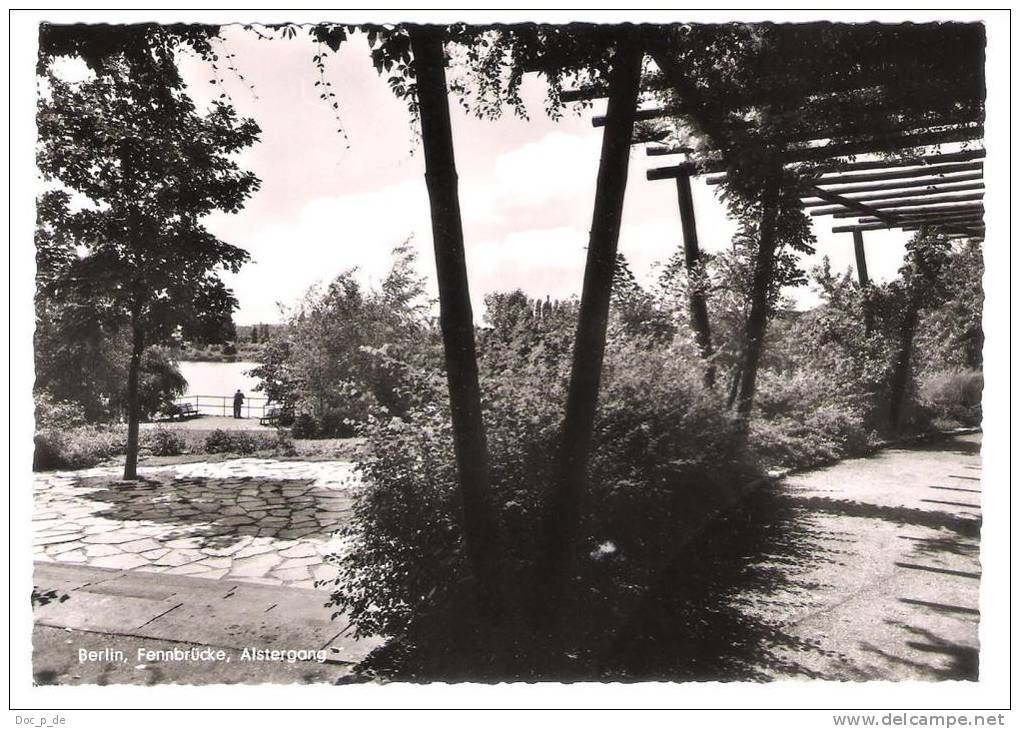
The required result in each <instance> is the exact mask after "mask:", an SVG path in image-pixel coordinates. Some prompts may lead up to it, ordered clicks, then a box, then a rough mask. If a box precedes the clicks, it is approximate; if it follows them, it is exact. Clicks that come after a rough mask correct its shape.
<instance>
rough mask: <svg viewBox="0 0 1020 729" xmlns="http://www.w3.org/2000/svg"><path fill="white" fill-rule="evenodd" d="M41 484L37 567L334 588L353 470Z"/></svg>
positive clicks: (334, 465)
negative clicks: (332, 560) (331, 560)
mask: <svg viewBox="0 0 1020 729" xmlns="http://www.w3.org/2000/svg"><path fill="white" fill-rule="evenodd" d="M119 475H120V472H119V469H118V468H115V467H105V468H93V469H87V470H82V471H73V472H50V473H39V474H35V483H34V488H35V491H34V496H35V507H36V509H35V513H34V515H33V527H34V542H33V550H34V557H35V559H36V560H37V561H40V562H57V563H64V564H78V565H84V566H89V567H101V568H110V569H116V570H142V571H146V572H157V573H164V574H167V575H190V576H195V577H202V578H208V579H213V580H219V579H230V580H240V581H244V582H253V583H260V584H270V585H273V584H275V585H289V586H294V587H302V588H316V587H318V588H319V589H323V590H329V588H330V583H331V581H332V580H333V579H334V578H335V576H336V574H337V571H336V568H335V567H333V566H332V565H330V564H328V563H327V560H326V556H327V555H329V554H332V553H336V552H337V551H338V550H340V549H341V548H342V546H343V543H342V540H341V539H340V538H339V537H338V536H336V532H337V530H338V529H339V528H340V527H342V526H343V525H344V524H345V523H346V521H347V518H348V515H349V510H350V492H351V489H352V488H353V487H354V486H355V485H356V483H357V481H356V477H355V475H354V464H352V463H348V462H341V461H320V462H296V461H274V460H266V459H255V458H245V459H238V460H232V461H225V462H222V463H190V464H181V465H174V466H163V467H149V468H144V467H143V468H140V469H139V475H140V476H141V479H142V480H140V481H137V482H124V481H120V480H119Z"/></svg>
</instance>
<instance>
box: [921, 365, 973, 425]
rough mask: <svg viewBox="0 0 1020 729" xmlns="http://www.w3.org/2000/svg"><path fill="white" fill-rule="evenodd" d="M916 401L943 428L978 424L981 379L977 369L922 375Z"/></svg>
mask: <svg viewBox="0 0 1020 729" xmlns="http://www.w3.org/2000/svg"><path fill="white" fill-rule="evenodd" d="M918 389H919V399H920V401H921V404H922V405H923V406H924V407H925V408H926V409H927V410H928V411H929V413H930V414H931V416H932V417H933V418H935V419H937V420H940V421H942V422H943V423H944V424H946V425H952V424H960V425H970V426H977V425H980V424H981V395H982V391H983V389H984V376H983V375H982V373H981V372H980V371H979V370H963V369H961V370H947V371H941V372H934V373H931V374H929V375H925V376H924V377H922V378H921V381H920V383H919V387H918Z"/></svg>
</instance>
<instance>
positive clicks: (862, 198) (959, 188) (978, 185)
mask: <svg viewBox="0 0 1020 729" xmlns="http://www.w3.org/2000/svg"><path fill="white" fill-rule="evenodd" d="M984 189H985V185H984V183H983V182H971V183H967V184H964V185H953V186H942V187H937V188H931V189H928V190H926V191H923V192H919V191H918V190H903V191H899V192H876V193H871V194H868V195H859V196H857V197H854V198H851V199H852V200H857V201H858V202H866V203H868V204H869V205H875V203H876V202H884V201H886V200H898V199H901V198H902V199H910V198H913V197H916V196H917V195H921V194H924V195H946V194H949V193H955V192H967V191H970V190H984ZM933 202H937V201H933ZM828 204H829V203H827V202H825V201H824V200H812V201H809V202H805V203H802V204H801V207H803V208H818V207H822V206H824V205H828ZM876 207H877V206H876ZM811 214H812V215H814V214H815V213H813V212H812V213H811Z"/></svg>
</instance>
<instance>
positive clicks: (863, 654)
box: [752, 434, 981, 680]
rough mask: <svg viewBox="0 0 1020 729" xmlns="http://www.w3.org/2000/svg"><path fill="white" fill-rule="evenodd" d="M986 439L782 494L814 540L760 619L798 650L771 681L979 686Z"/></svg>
mask: <svg viewBox="0 0 1020 729" xmlns="http://www.w3.org/2000/svg"><path fill="white" fill-rule="evenodd" d="M980 444H981V438H980V435H977V434H975V435H967V436H961V437H956V438H953V439H949V440H945V441H941V442H936V443H931V444H928V445H924V446H918V447H913V448H904V449H889V450H886V451H883V452H881V453H879V454H878V455H876V456H873V457H871V458H865V459H857V460H851V461H846V462H843V463H841V464H839V465H836V466H833V467H831V468H827V469H823V470H819V471H813V472H810V473H805V474H801V475H797V476H793V477H791V478H788V479H786V480H785V481H783V482H781V483H780V484H778V485H777V486H776V487H775V489H776V491H777V492H778V494H779V496H780V498H782V499H783V500H785V501H786V502H787V503H788V504H789V505H790V506H791V507H792V508H793V511H794V513H795V515H796V516H795V518H796V519H797V520H798V521H799V528H800V529H801V531H802V533H803V534H804V535H806V537H805V539H804V541H803V542H802V543H801V545H800V549H801V552H802V559H800V560H799V562H798V565H797V566H796V567H795V568H794V569H792V570H790V573H789V574H788V575H787V577H788V581H787V583H786V584H784V586H783V587H782V589H779V590H777V591H776V593H775V594H772V595H754V596H752V597H755V598H757V599H756V600H754V601H753V602H754V605H755V607H754V608H753V610H754V611H756V612H757V613H758V614H759V615H760V616H761V617H762V618H763V619H767V620H769V621H774V622H777V623H779V624H781V625H782V626H783V628H782V630H783V633H784V634H785V635H786V636H788V637H789V638H790V639H791V642H790V643H789V644H787V645H785V646H781V647H779V648H777V649H776V650H775V651H774V656H775V658H776V662H775V664H773V665H772V666H766V667H765V670H766V672H767V673H770V674H772V675H773V676H776V677H778V676H779V675H783V673H784V672H786V671H785V669H786V668H789V666H788V665H784V664H786V662H789V663H790V664H793V665H795V666H796V667H797V669H798V670H797V671H796V672H798V673H801V674H803V675H809V676H817V677H820V678H827V679H836V680H908V679H917V680H938V679H956V680H976V678H977V671H978V621H979V616H980V613H979V604H978V589H979V585H980V576H981V565H980V558H979V532H980V523H981V522H980V519H981V470H980V469H981V463H980Z"/></svg>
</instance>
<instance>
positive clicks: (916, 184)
mask: <svg viewBox="0 0 1020 729" xmlns="http://www.w3.org/2000/svg"><path fill="white" fill-rule="evenodd" d="M982 178H983V174H982V173H981V172H968V173H966V174H963V175H955V176H953V177H926V178H918V179H911V180H900V181H897V182H881V183H870V184H865V185H844V186H840V187H830V188H829V192H834V193H836V194H837V195H854V194H857V193H861V192H873V191H879V190H890V191H892V190H905V189H911V188H913V189H915V192H914V193H913V194H917V193H916V188H936V187H939V186H943V185H954V184H957V183H960V182H973V181H975V180H981V179H982ZM709 179H711V178H709ZM804 197H813V195H809V194H805V195H804Z"/></svg>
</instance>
